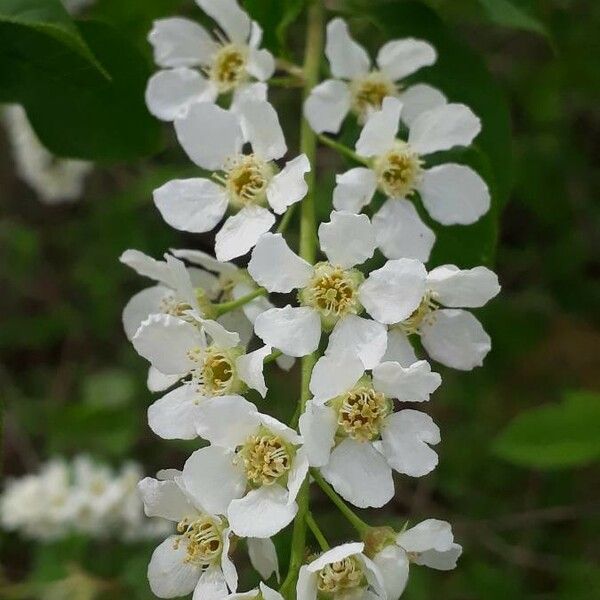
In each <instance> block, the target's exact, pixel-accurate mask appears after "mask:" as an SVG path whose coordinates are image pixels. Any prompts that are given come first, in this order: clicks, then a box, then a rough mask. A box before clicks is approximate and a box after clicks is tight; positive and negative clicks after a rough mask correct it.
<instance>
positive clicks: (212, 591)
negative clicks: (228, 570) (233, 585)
mask: <svg viewBox="0 0 600 600" xmlns="http://www.w3.org/2000/svg"><path fill="white" fill-rule="evenodd" d="M227 596H228V591H227V583H226V582H225V577H224V575H223V571H221V569H219V567H217V566H214V565H213V566H212V567H209V568H208V569H206V571H204V573H202V575H201V576H200V579H199V580H198V585H197V586H196V589H195V590H194V595H193V596H192V600H225V599H226V598H227Z"/></svg>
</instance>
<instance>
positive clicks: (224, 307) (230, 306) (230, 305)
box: [214, 288, 267, 318]
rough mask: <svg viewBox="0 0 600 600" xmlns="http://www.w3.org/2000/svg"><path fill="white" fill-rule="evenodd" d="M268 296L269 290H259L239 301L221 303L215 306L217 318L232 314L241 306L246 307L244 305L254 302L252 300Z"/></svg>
mask: <svg viewBox="0 0 600 600" xmlns="http://www.w3.org/2000/svg"><path fill="white" fill-rule="evenodd" d="M266 295H267V290H265V288H258V289H256V290H254V291H252V292H250V293H249V294H246V295H245V296H241V297H240V298H238V299H237V300H231V302H221V303H220V304H215V305H214V309H215V318H217V317H220V316H221V315H224V314H225V313H228V312H231V311H232V310H235V309H236V308H240V307H241V306H244V304H248V302H252V300H254V299H255V298H258V297H260V296H266Z"/></svg>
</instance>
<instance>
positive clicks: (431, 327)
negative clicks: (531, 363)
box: [386, 265, 500, 371]
mask: <svg viewBox="0 0 600 600" xmlns="http://www.w3.org/2000/svg"><path fill="white" fill-rule="evenodd" d="M499 291H500V285H499V284H498V277H497V275H496V274H495V273H493V272H492V271H490V270H489V269H488V268H486V267H474V268H473V269H459V268H458V267H457V266H455V265H442V266H441V267H437V268H435V269H433V270H432V271H430V272H429V274H428V275H427V280H426V283H425V291H424V293H423V296H422V299H421V302H420V304H419V307H418V308H417V309H416V310H415V311H414V312H413V313H412V314H411V315H410V317H409V318H408V319H404V320H402V321H401V322H399V323H397V324H395V325H394V326H393V327H391V328H390V330H389V332H388V345H387V354H386V358H387V359H388V360H397V361H398V362H400V363H401V364H403V365H405V366H407V365H408V364H411V363H412V362H414V361H415V360H416V357H415V354H414V352H413V351H412V347H411V345H410V343H409V341H408V339H407V336H411V335H419V336H420V337H421V343H422V345H423V348H425V350H426V351H427V353H428V354H429V356H430V357H431V358H433V359H434V360H436V361H437V362H439V363H442V364H443V365H446V366H447V367H452V368H453V369H460V370H462V371H470V370H471V369H473V368H474V367H479V366H481V365H482V364H483V359H484V358H485V356H486V355H487V353H488V352H489V351H490V349H491V347H492V345H491V340H490V337H489V335H488V334H487V333H486V332H485V331H484V329H483V327H482V326H481V323H480V322H479V321H478V320H477V319H476V318H475V317H474V316H473V315H472V314H471V313H470V312H468V311H466V310H461V308H478V307H481V306H483V305H484V304H486V303H487V302H488V301H489V300H491V299H492V298H493V297H494V296H496V295H497V294H498V292H499ZM442 307H447V308H442ZM459 307H460V308H459Z"/></svg>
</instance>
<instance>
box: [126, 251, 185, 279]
mask: <svg viewBox="0 0 600 600" xmlns="http://www.w3.org/2000/svg"><path fill="white" fill-rule="evenodd" d="M119 261H120V262H122V263H123V264H124V265H127V266H128V267H129V268H131V269H133V270H134V271H135V272H136V273H137V274H138V275H143V276H144V277H149V278H150V279H154V281H158V282H159V283H162V284H164V285H166V286H167V287H170V288H172V287H173V280H172V277H171V271H170V269H169V267H168V265H167V263H166V262H165V261H164V260H156V259H154V258H152V257H151V256H148V255H147V254H144V253H143V252H140V251H139V250H125V252H123V254H121V256H120V257H119Z"/></svg>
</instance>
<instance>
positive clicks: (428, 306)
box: [398, 290, 439, 335]
mask: <svg viewBox="0 0 600 600" xmlns="http://www.w3.org/2000/svg"><path fill="white" fill-rule="evenodd" d="M438 307H439V303H438V302H437V301H436V299H435V293H434V292H432V291H431V290H428V291H427V292H425V295H424V296H423V298H422V300H421V303H420V304H419V306H418V307H417V308H416V309H415V310H414V311H413V313H412V314H411V315H410V317H408V319H405V320H404V321H402V323H399V324H398V327H399V328H400V329H402V331H404V333H406V335H412V334H418V333H419V330H420V328H421V325H422V324H423V323H424V322H425V321H426V320H432V319H433V318H434V315H433V313H434V311H435V310H437V308H438Z"/></svg>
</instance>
